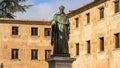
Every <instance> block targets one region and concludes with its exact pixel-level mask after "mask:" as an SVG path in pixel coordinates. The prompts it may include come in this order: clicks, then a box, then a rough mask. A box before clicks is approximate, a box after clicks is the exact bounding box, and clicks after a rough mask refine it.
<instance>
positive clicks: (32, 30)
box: [31, 27, 38, 36]
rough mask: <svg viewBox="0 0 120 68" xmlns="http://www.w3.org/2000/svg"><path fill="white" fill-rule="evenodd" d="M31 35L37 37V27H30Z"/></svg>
mask: <svg viewBox="0 0 120 68" xmlns="http://www.w3.org/2000/svg"><path fill="white" fill-rule="evenodd" d="M31 35H33V36H37V35H38V28H37V27H32V28H31Z"/></svg>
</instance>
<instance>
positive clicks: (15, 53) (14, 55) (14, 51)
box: [11, 49, 19, 59]
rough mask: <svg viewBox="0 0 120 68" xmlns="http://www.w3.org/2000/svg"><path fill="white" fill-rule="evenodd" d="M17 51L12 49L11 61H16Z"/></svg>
mask: <svg viewBox="0 0 120 68" xmlns="http://www.w3.org/2000/svg"><path fill="white" fill-rule="evenodd" d="M18 51H19V50H18V49H12V55H11V59H18V54H19V52H18Z"/></svg>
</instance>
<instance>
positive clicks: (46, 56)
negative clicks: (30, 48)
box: [45, 50, 51, 59]
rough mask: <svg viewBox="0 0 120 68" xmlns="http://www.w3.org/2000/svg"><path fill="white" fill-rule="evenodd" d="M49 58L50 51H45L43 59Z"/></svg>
mask: <svg viewBox="0 0 120 68" xmlns="http://www.w3.org/2000/svg"><path fill="white" fill-rule="evenodd" d="M50 57H51V50H45V59H48V58H50Z"/></svg>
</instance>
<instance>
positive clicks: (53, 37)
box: [51, 15, 56, 45]
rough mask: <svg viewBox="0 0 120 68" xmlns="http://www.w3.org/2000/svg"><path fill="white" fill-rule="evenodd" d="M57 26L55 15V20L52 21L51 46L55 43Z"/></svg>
mask: <svg viewBox="0 0 120 68" xmlns="http://www.w3.org/2000/svg"><path fill="white" fill-rule="evenodd" d="M55 24H56V15H54V17H53V20H52V25H51V28H52V35H51V45H53V43H54V41H55Z"/></svg>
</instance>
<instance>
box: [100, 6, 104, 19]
mask: <svg viewBox="0 0 120 68" xmlns="http://www.w3.org/2000/svg"><path fill="white" fill-rule="evenodd" d="M99 10H100V19H102V18H104V7H102V8H100V9H99Z"/></svg>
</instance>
